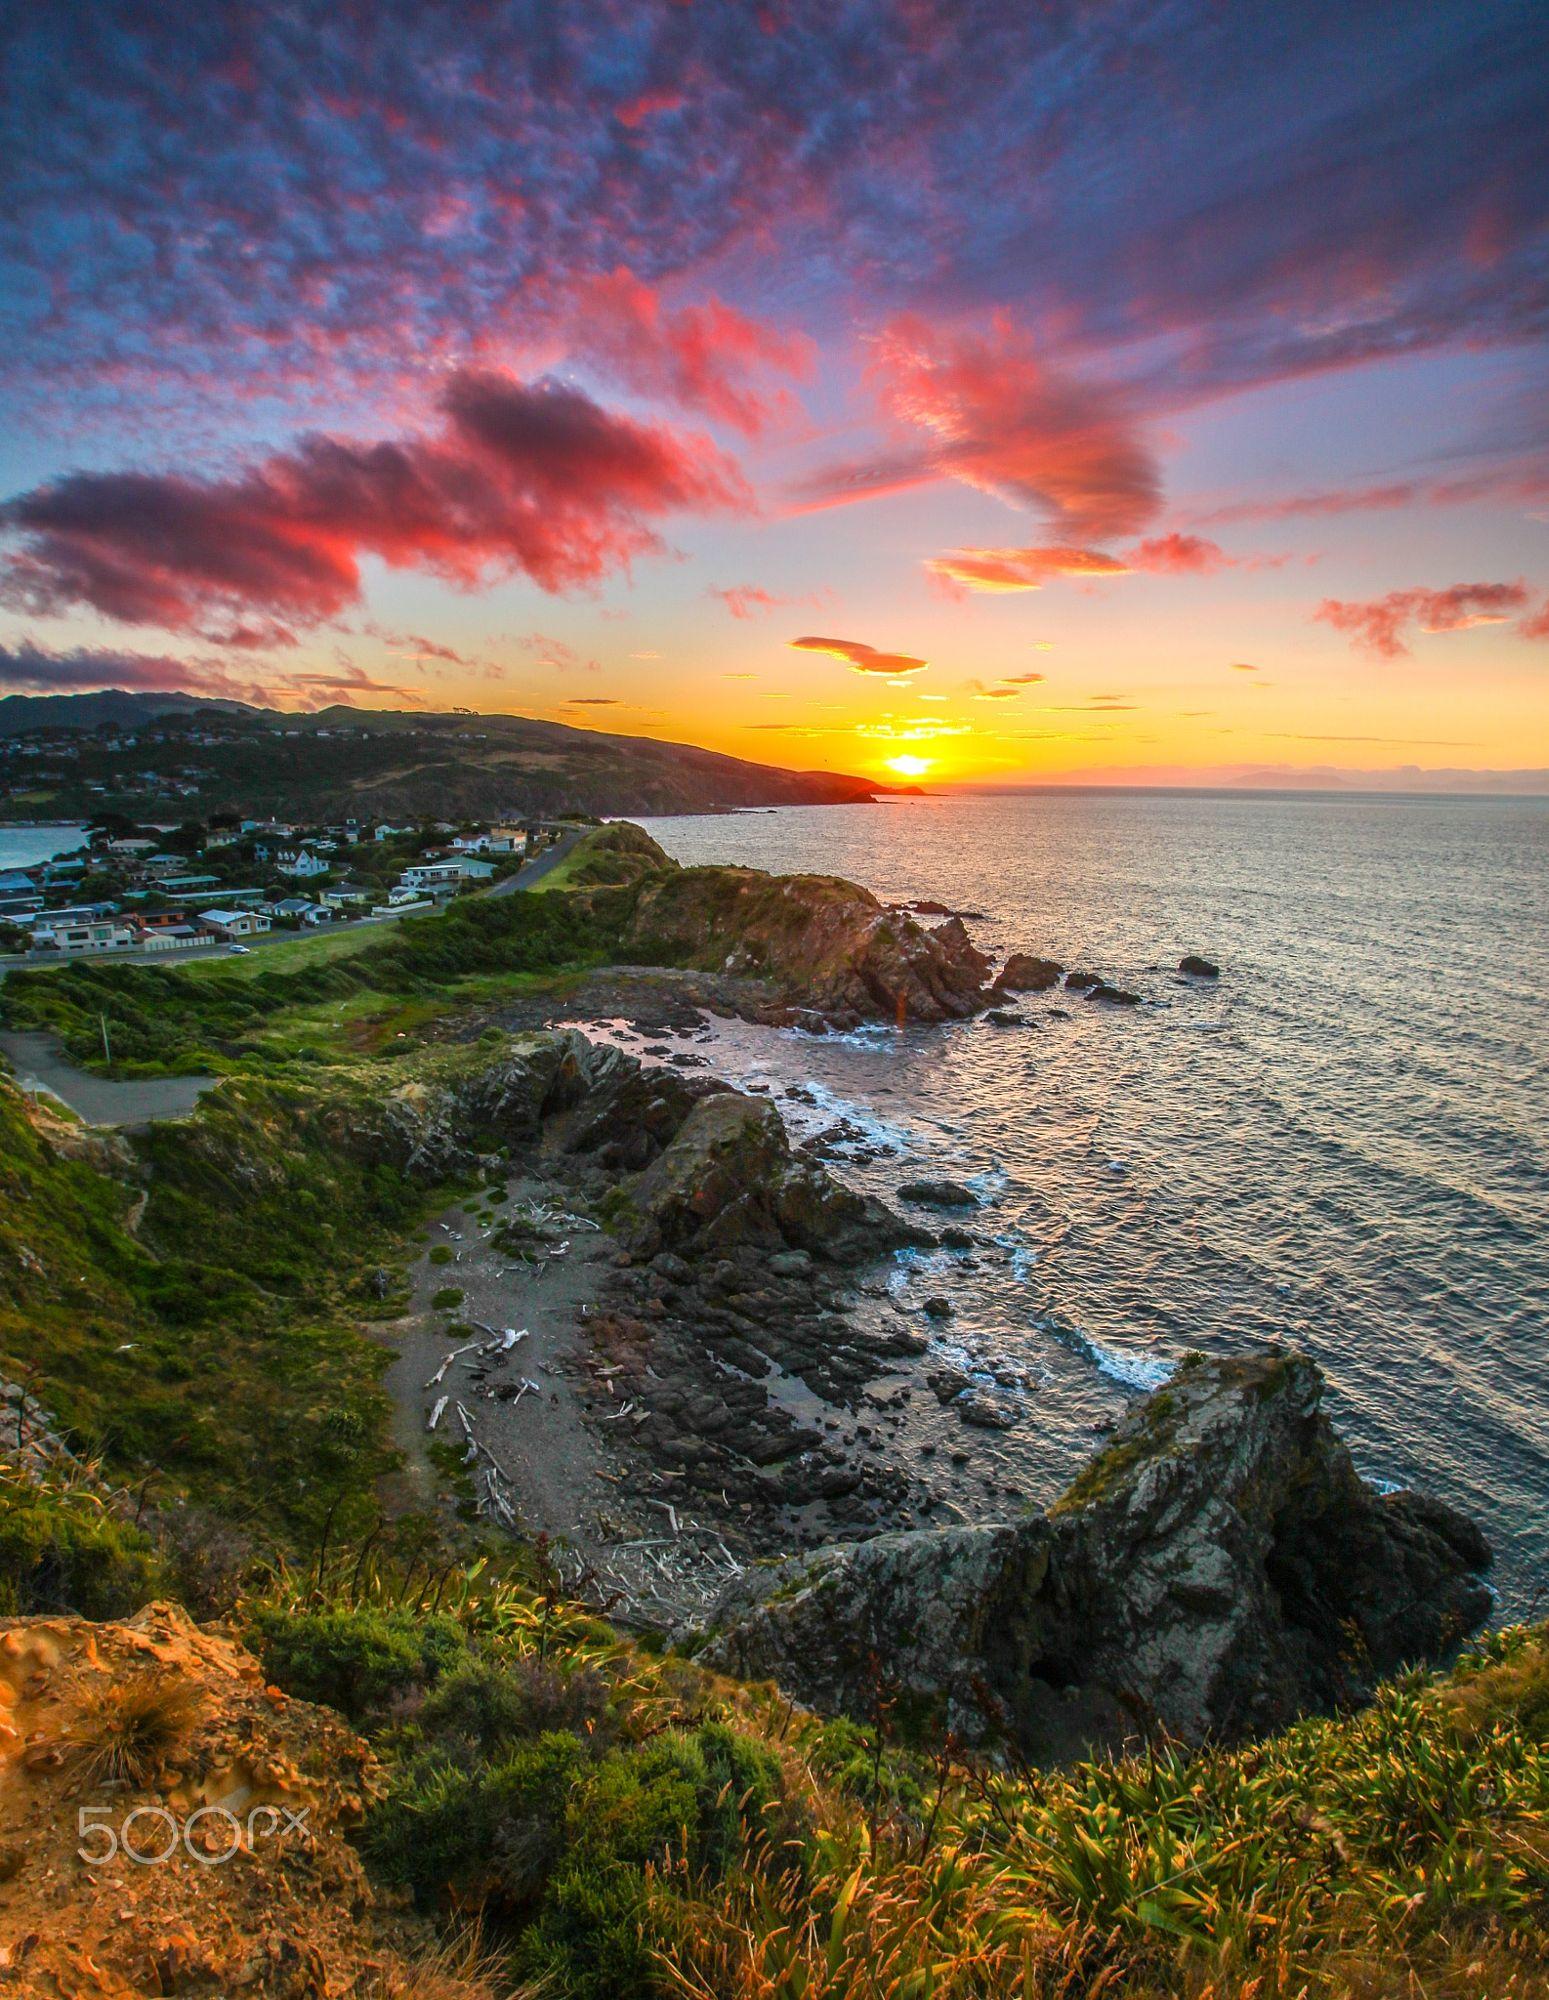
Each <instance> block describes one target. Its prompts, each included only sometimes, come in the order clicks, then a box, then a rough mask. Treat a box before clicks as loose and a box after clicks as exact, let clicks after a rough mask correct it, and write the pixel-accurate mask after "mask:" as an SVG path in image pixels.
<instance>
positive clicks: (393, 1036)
mask: <svg viewBox="0 0 1549 2000" xmlns="http://www.w3.org/2000/svg"><path fill="white" fill-rule="evenodd" d="M642 837H643V836H642ZM578 852H579V850H578ZM630 900H631V899H630V891H629V890H628V889H627V888H618V887H615V888H608V887H602V888H599V889H596V890H594V891H593V892H592V893H590V894H589V895H587V896H585V897H570V896H566V897H562V898H547V899H544V898H534V897H532V896H530V895H525V894H524V895H519V896H508V897H503V898H501V899H499V900H498V901H491V900H490V899H488V898H484V897H464V898H460V899H458V900H457V901H455V902H453V903H452V904H451V906H450V907H449V908H448V909H447V910H446V911H445V912H444V913H443V914H440V915H436V916H429V917H405V918H403V919H401V920H400V921H399V922H398V923H396V924H394V925H392V926H391V927H383V928H379V929H376V930H374V931H372V932H366V933H362V932H361V931H353V932H348V933H344V934H341V935H338V936H325V937H319V938H318V939H316V940H314V939H311V938H299V939H297V940H295V943H294V945H292V944H290V943H287V944H284V945H277V946H274V947H272V948H268V947H265V948H260V949H259V950H256V951H254V952H253V953H251V954H250V955H249V956H248V957H245V958H239V959H223V960H218V961H216V960H209V961H205V962H204V963H202V964H196V965H189V966H176V967H173V966H149V965H123V964H107V963H103V962H101V961H97V962H95V963H90V964H87V963H79V964H73V965H70V966H68V967H60V968H48V969H37V968H32V967H26V968H22V969H19V970H17V971H15V972H13V973H11V974H10V975H9V977H8V978H7V979H6V981H5V983H4V985H3V987H0V1019H3V1022H4V1024H5V1025H6V1026H9V1027H15V1028H39V1029H46V1030H51V1031H52V1032H54V1033H55V1034H57V1035H58V1036H59V1037H60V1039H61V1041H62V1042H63V1043H64V1046H65V1048H66V1050H67V1051H68V1053H69V1054H70V1055H71V1056H72V1058H73V1059H74V1060H75V1061H77V1062H79V1063H81V1064H82V1065H84V1066H86V1067H88V1068H93V1069H99V1070H100V1069H101V1068H102V1029H101V1022H102V1019H103V1018H104V1017H105V1018H106V1019H107V1022H108V1024H109V1028H110V1031H111V1035H112V1045H113V1051H114V1057H115V1073H118V1074H128V1075H161V1074H188V1073H190V1072H196V1071H202V1070H213V1071H215V1072H216V1073H218V1074H230V1073H233V1072H237V1071H247V1072H249V1073H251V1072H255V1071H257V1072H266V1073H273V1072H274V1071H276V1070H277V1069H280V1068H283V1067H285V1066H286V1065H294V1064H298V1063H303V1064H304V1063H316V1062H329V1061H341V1060H343V1061H347V1060H350V1059H352V1058H353V1057H355V1056H356V1055H358V1054H359V1053H361V1052H362V1050H367V1051H370V1052H381V1053H391V1052H393V1051H395V1050H396V1046H397V1043H398V1041H399V1038H400V1037H402V1038H404V1039H409V1038H411V1037H412V1036H413V1035H414V1034H415V1033H417V1032H418V1031H419V1030H421V1029H423V1028H424V1027H425V1026H426V1025H428V1024H429V1023H431V1022H432V1021H436V1020H439V1019H440V1018H441V1017H442V1016H444V1015H446V1014H448V1013H453V1012H456V1011H457V1010H458V1009H459V1008H462V1007H471V1006H474V1005H478V1004H480V1003H481V1002H483V1001H486V1000H488V999H490V998H498V997H500V996H501V995H502V994H505V993H508V992H511V991H520V990H523V987H524V984H525V985H529V986H530V985H531V984H534V983H538V982H541V981H543V980H547V979H554V978H559V977H563V976H564V975H566V974H570V973H575V972H579V971H584V970H585V969H586V968H588V967H590V966H594V965H598V964H601V963H604V962H605V961H606V960H607V959H608V958H609V957H611V956H613V955H614V954H615V952H616V949H617V946H618V941H619V937H620V934H621V931H622V927H623V924H624V922H625V920H626V919H627V916H628V911H629V905H630Z"/></svg>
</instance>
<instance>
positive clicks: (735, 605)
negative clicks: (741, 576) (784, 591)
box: [705, 583, 791, 618]
mask: <svg viewBox="0 0 1549 2000" xmlns="http://www.w3.org/2000/svg"><path fill="white" fill-rule="evenodd" d="M705 595H706V596H707V597H718V598H719V599H720V600H721V602H722V603H723V604H724V605H725V606H726V609H727V610H728V611H729V612H730V613H731V615H732V617H733V618H751V617H752V616H753V614H754V613H755V612H756V611H773V610H775V609H776V608H777V607H778V606H780V605H782V604H789V603H790V602H791V599H790V598H788V597H776V596H775V595H774V593H773V592H772V591H768V590H761V589H760V588H759V586H758V585H757V584H756V583H734V584H731V585H729V586H728V587H727V588H726V589H724V590H722V589H716V588H715V587H713V586H712V587H711V588H710V589H709V590H707V591H706V592H705Z"/></svg>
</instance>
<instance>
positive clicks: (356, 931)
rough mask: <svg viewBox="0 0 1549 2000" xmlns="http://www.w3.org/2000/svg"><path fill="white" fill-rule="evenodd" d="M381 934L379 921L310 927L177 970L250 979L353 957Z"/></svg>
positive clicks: (193, 974)
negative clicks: (244, 952) (234, 954)
mask: <svg viewBox="0 0 1549 2000" xmlns="http://www.w3.org/2000/svg"><path fill="white" fill-rule="evenodd" d="M400 921H401V919H400ZM270 935H271V937H272V935H273V933H272V932H271V934H270ZM381 937H382V926H381V925H380V924H341V925H340V926H339V927H338V928H337V929H336V930H334V929H325V930H312V931H308V932H305V933H301V934H298V935H297V936H295V937H288V938H286V939H285V940H284V941H283V943H279V944H274V943H263V944H257V945H254V946H253V947H252V949H251V950H250V951H249V952H248V954H247V956H246V957H245V958H202V959H195V960H193V961H192V962H191V963H190V964H188V965H187V966H184V967H180V968H179V970H181V971H184V972H186V973H187V975H188V977H189V978H190V979H191V980H194V981H195V982H198V981H201V980H206V979H216V980H228V979H230V980H251V979H257V978H258V977H259V976H260V975H261V974H270V973H283V972H296V971H299V970H301V969H303V968H305V967H307V966H313V965H331V964H334V963H336V962H337V961H338V960H339V959H343V958H353V957H354V956H355V955H356V953H357V952H361V951H367V950H369V949H370V948H371V946H373V945H375V944H378V943H380V942H381Z"/></svg>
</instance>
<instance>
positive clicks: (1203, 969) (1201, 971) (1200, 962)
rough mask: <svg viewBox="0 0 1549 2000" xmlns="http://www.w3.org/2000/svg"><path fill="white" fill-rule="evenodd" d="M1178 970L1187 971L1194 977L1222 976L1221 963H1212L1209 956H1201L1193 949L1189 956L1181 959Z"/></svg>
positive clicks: (1213, 977)
mask: <svg viewBox="0 0 1549 2000" xmlns="http://www.w3.org/2000/svg"><path fill="white" fill-rule="evenodd" d="M1178 970H1179V971H1180V972H1187V973H1188V974H1189V975H1190V977H1191V978H1194V979H1219V978H1220V977H1221V968H1220V966H1219V965H1212V964H1211V962H1210V960H1209V959H1208V958H1200V957H1198V956H1197V954H1196V953H1194V952H1192V951H1191V952H1190V953H1189V954H1188V955H1187V957H1184V958H1180V959H1179V961H1178Z"/></svg>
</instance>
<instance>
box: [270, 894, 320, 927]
mask: <svg viewBox="0 0 1549 2000" xmlns="http://www.w3.org/2000/svg"><path fill="white" fill-rule="evenodd" d="M262 907H263V909H264V911H265V912H266V914H267V915H269V916H271V917H282V918H285V917H288V918H291V919H293V920H294V921H295V922H297V923H301V922H303V921H304V920H305V918H306V916H307V915H308V913H309V912H310V911H312V910H315V909H316V908H317V905H316V903H314V902H313V901H312V900H311V898H310V897H308V896H280V897H277V898H276V899H275V900H273V901H271V902H268V903H265V904H264V905H263V906H262Z"/></svg>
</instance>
